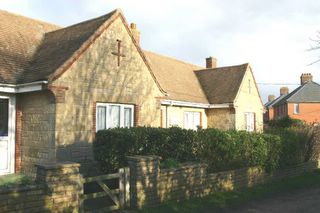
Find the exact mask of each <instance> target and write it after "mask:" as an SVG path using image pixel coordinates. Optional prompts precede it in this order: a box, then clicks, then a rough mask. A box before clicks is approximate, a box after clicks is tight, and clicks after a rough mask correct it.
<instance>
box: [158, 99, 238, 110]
mask: <svg viewBox="0 0 320 213" xmlns="http://www.w3.org/2000/svg"><path fill="white" fill-rule="evenodd" d="M161 105H169V106H182V107H194V108H204V109H215V108H230V107H234V105H233V103H224V104H204V103H196V102H187V101H175V100H162V101H161Z"/></svg>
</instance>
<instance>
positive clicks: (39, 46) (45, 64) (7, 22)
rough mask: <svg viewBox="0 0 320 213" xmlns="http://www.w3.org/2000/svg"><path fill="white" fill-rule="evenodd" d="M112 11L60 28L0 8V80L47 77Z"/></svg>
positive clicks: (21, 80) (43, 78) (26, 81)
mask: <svg viewBox="0 0 320 213" xmlns="http://www.w3.org/2000/svg"><path fill="white" fill-rule="evenodd" d="M115 12H116V10H115V11H112V12H111V13H109V14H107V15H104V16H101V17H98V18H95V19H92V20H89V21H85V22H82V23H79V24H76V25H72V26H69V27H66V28H59V27H58V26H55V25H51V24H47V23H44V22H40V21H37V20H33V19H29V18H26V17H22V16H17V15H14V14H11V13H8V12H5V11H0V83H12V84H19V83H29V82H34V81H38V80H47V79H48V78H49V76H50V75H51V74H53V73H54V72H55V71H56V70H57V69H58V68H59V67H60V66H61V65H63V64H64V62H66V61H67V60H68V59H70V57H71V56H72V55H73V54H74V53H75V52H76V51H77V50H79V48H80V47H81V46H82V45H83V44H84V43H85V42H87V41H88V39H89V38H90V37H91V36H92V35H93V34H94V33H95V32H96V30H97V29H98V28H99V27H101V25H102V24H103V23H105V22H106V21H107V20H108V19H109V18H110V17H111V16H112V15H113V14H114V13H115Z"/></svg>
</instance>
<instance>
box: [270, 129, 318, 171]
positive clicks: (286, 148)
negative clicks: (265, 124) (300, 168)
mask: <svg viewBox="0 0 320 213" xmlns="http://www.w3.org/2000/svg"><path fill="white" fill-rule="evenodd" d="M266 132H267V133H269V134H273V135H278V136H279V137H280V140H281V143H280V144H281V148H280V150H281V152H280V156H279V157H280V158H279V167H281V168H284V167H288V166H292V165H295V164H298V163H301V162H305V161H308V160H309V158H310V157H311V156H310V155H311V153H312V150H313V143H312V128H311V127H309V126H291V127H288V128H270V129H267V130H266Z"/></svg>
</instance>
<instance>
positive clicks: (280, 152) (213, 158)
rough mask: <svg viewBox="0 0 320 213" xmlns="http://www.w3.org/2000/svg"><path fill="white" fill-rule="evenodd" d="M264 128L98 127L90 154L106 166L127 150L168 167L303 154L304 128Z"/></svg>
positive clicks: (251, 162) (228, 165)
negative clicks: (155, 157)
mask: <svg viewBox="0 0 320 213" xmlns="http://www.w3.org/2000/svg"><path fill="white" fill-rule="evenodd" d="M267 133H269V134H266V133H248V132H245V131H232V130H229V131H221V130H218V129H201V130H198V131H193V130H186V129H181V128H178V127H172V128H168V129H163V128H152V127H136V128H129V129H128V128H115V129H108V130H102V131H99V132H98V133H97V135H96V140H95V142H94V144H93V145H94V156H95V159H96V160H97V161H98V162H99V164H100V166H101V168H102V169H103V171H105V172H112V171H115V170H117V169H118V168H121V167H124V166H126V165H127V159H126V156H128V155H159V156H161V157H162V159H163V161H164V162H165V163H162V165H165V166H168V167H171V166H172V165H173V164H176V162H178V163H184V162H190V161H197V162H203V163H206V164H208V169H209V171H212V172H215V171H223V170H230V169H237V168H243V167H249V166H261V167H263V168H265V169H267V170H268V171H272V170H274V169H276V168H279V167H286V166H290V165H294V164H297V163H301V162H304V161H306V160H307V155H308V154H307V153H308V152H309V149H310V146H309V145H308V137H309V136H308V134H307V131H306V130H303V129H301V128H300V127H299V128H298V127H291V128H269V129H268V132H267ZM308 147H309V148H308Z"/></svg>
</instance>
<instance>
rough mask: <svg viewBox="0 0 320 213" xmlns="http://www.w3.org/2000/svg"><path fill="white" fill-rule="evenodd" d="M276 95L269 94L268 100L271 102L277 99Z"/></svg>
mask: <svg viewBox="0 0 320 213" xmlns="http://www.w3.org/2000/svg"><path fill="white" fill-rule="evenodd" d="M275 98H276V97H275V96H274V95H268V102H271V101H273V100H274V99H275Z"/></svg>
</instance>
